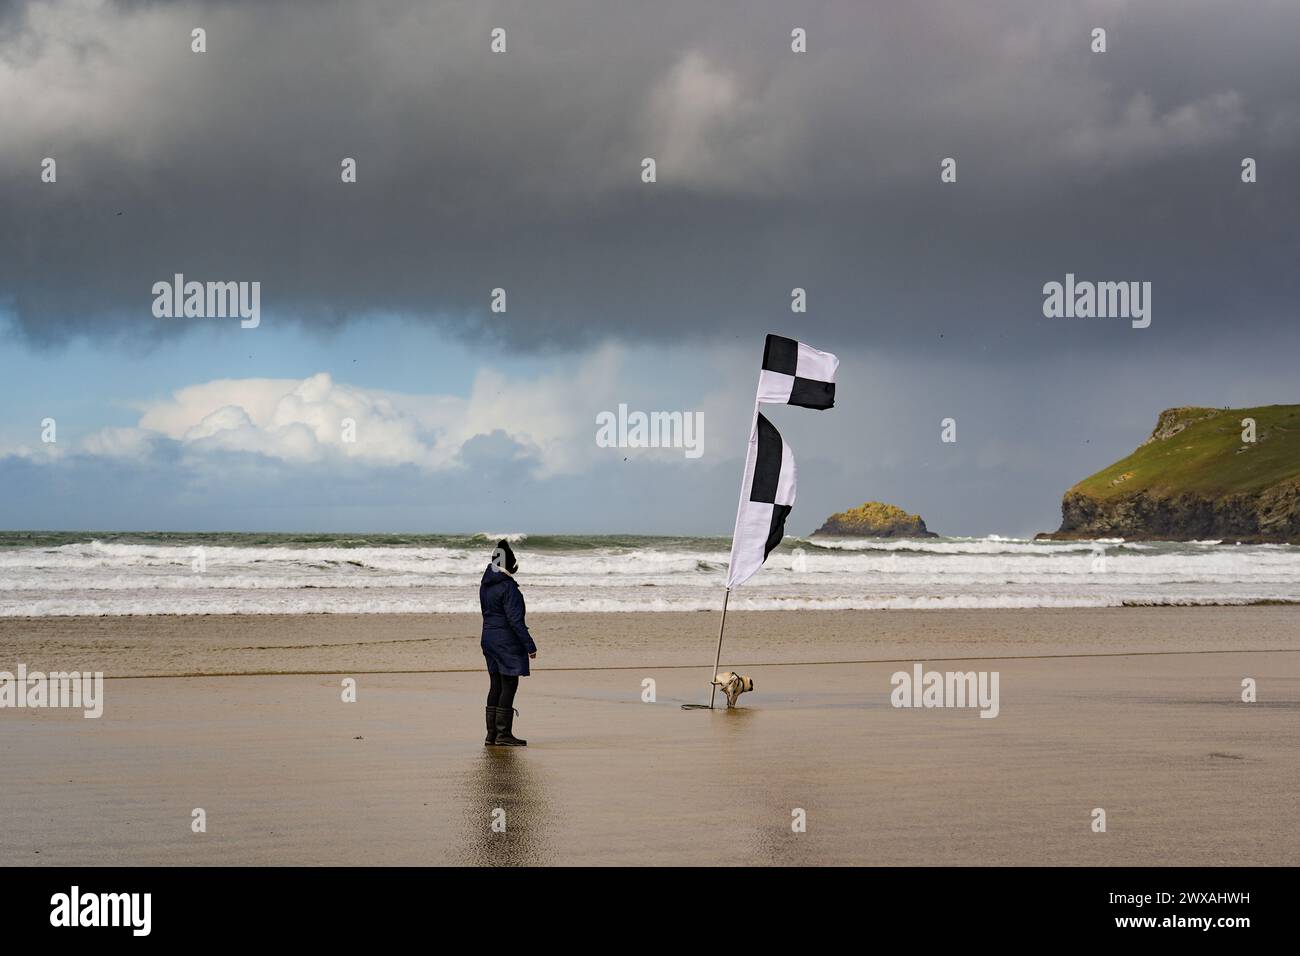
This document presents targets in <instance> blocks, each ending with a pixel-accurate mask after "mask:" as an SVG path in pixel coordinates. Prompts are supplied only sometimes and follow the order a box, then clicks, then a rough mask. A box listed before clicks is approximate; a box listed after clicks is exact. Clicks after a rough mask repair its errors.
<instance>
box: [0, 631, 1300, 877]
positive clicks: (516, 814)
mask: <svg viewBox="0 0 1300 956" xmlns="http://www.w3.org/2000/svg"><path fill="white" fill-rule="evenodd" d="M530 624H531V625H532V627H533V629H534V631H535V633H536V636H537V638H538V642H539V644H540V645H541V648H542V656H541V658H540V659H539V660H538V662H537V663H538V664H539V665H541V668H540V669H538V670H537V671H535V673H534V676H533V677H531V678H529V679H527V680H526V681H524V682H523V687H522V689H521V691H520V697H519V700H518V702H517V705H518V707H519V710H520V712H521V716H520V717H519V718H518V723H517V727H516V730H517V732H518V733H520V734H521V735H523V736H526V737H528V738H529V740H530V746H529V747H528V748H527V749H524V750H509V749H503V748H497V749H485V748H484V747H483V746H482V734H483V727H482V694H483V690H484V686H483V685H484V684H485V680H484V677H483V675H482V674H481V673H480V672H479V671H478V667H479V659H478V657H477V639H476V636H475V635H474V629H475V625H476V622H475V621H474V620H473V619H472V618H463V617H459V616H438V617H433V616H428V617H426V616H393V617H383V618H375V617H359V618H336V617H323V616H322V617H299V618H266V617H205V618H179V617H178V618H134V619H132V618H103V619H62V620H60V619H42V620H37V621H32V620H26V621H24V620H13V619H11V620H6V621H2V622H0V669H11V670H12V669H13V667H14V665H15V664H16V663H17V662H18V661H22V662H23V663H26V664H27V665H28V666H29V667H31V668H33V669H36V668H53V667H57V668H59V669H64V668H90V669H96V668H98V669H103V670H105V671H106V672H107V674H108V676H109V680H108V681H107V684H106V705H105V714H104V717H103V718H101V719H99V720H86V719H83V718H82V717H81V716H80V713H78V712H68V711H48V710H47V711H29V710H3V711H0V754H3V756H4V765H5V771H4V772H5V782H4V786H3V787H0V864H10V865H12V864H23V865H31V864H36V865H39V864H91V865H95V864H113V863H122V864H146V863H149V864H217V865H233V864H397V863H403V864H519V863H525V864H527V863H535V864H633V865H638V864H713V863H721V864H728V865H764V864H922V865H924V864H945V863H953V864H1045V865H1066V864H1098V865H1108V864H1137V865H1152V864H1154V865H1160V864H1182V865H1227V864H1233V865H1252V864H1272V865H1278V864H1295V863H1296V862H1297V861H1298V860H1300V805H1298V802H1297V800H1296V797H1295V794H1296V792H1297V788H1298V787H1300V654H1298V653H1296V651H1297V650H1300V609H1297V608H1293V607H1258V608H1204V609H1200V608H1189V609H1178V608H1161V609H1114V610H1096V611H1091V610H1083V611H1080V610H1068V611H1056V610H1044V611H1036V610H1035V611H1026V610H1015V611H951V612H948V611H929V612H807V611H801V612H770V613H754V614H747V615H735V618H734V619H729V621H728V633H729V637H728V643H727V648H728V651H727V653H725V654H724V658H723V662H724V667H736V668H737V669H740V670H743V671H745V672H746V673H748V674H749V675H750V676H751V677H753V678H754V680H755V682H756V685H757V686H756V691H755V693H753V694H749V695H746V696H745V697H742V698H741V707H740V708H738V709H737V710H734V711H729V712H728V711H725V710H718V711H714V712H706V711H684V710H682V709H681V708H680V704H681V703H682V702H687V701H691V702H698V701H701V700H707V697H708V693H707V691H708V688H707V686H706V684H705V681H706V678H707V672H708V664H709V662H710V661H711V657H712V652H713V641H714V640H715V639H716V631H715V628H716V626H717V618H716V615H708V614H633V615H629V614H609V615H594V614H593V615H586V614H570V615H550V616H545V615H538V616H536V618H535V619H534V620H532V621H530ZM733 624H734V625H735V630H734V631H733V630H732V625H733ZM1063 655H1074V656H1063ZM1090 655H1102V656H1090ZM961 658H967V660H961ZM945 659H947V660H951V661H952V663H951V664H941V663H936V662H940V661H942V660H945ZM831 661H835V662H854V663H829V662H831ZM912 661H922V662H925V663H927V664H928V665H931V666H934V667H935V669H939V670H956V669H962V670H996V671H998V672H999V674H1000V713H999V715H998V717H996V718H995V719H982V718H980V717H979V715H978V711H976V710H973V709H933V710H931V709H895V708H894V707H892V706H891V704H890V691H891V686H890V675H891V674H892V673H894V672H895V671H897V670H907V669H910V662H912ZM795 662H823V663H795ZM895 662H899V663H895ZM700 664H703V665H704V666H702V667H701V666H700ZM258 671H263V672H264V671H278V672H281V673H276V674H265V673H263V674H250V672H258ZM308 671H314V672H329V673H304V672H308ZM397 671H411V672H408V673H395V672H397ZM232 672H233V673H238V674H240V675H242V676H222V677H218V676H198V677H179V676H164V677H143V676H136V677H126V676H124V675H132V674H134V675H147V674H163V675H179V674H196V673H206V674H213V673H232ZM284 672H293V673H284ZM378 672H384V673H378ZM349 675H350V676H354V677H355V678H356V679H357V682H358V700H357V702H356V703H353V704H347V703H343V702H342V700H341V699H340V695H341V687H340V681H341V679H342V678H343V677H344V676H349ZM1244 677H1253V678H1255V679H1256V680H1257V681H1258V684H1259V701H1258V702H1257V703H1254V704H1245V703H1242V702H1241V700H1240V693H1241V681H1242V679H1243V678H1244ZM645 679H653V680H654V681H655V683H656V687H655V689H656V696H657V699H656V701H655V702H653V703H647V702H643V701H642V694H643V681H644V680H645ZM196 807H202V808H203V809H204V810H205V811H206V813H207V823H208V826H207V832H206V833H203V834H195V833H192V832H191V829H190V821H191V811H192V810H193V809H194V808H196ZM1097 807H1102V808H1105V810H1106V813H1107V832H1105V833H1094V832H1092V830H1091V828H1090V824H1091V822H1092V811H1093V809H1094V808H1097ZM796 808H801V809H803V810H804V811H806V818H807V830H806V832H804V833H795V832H792V830H791V825H790V824H791V820H792V811H794V810H795V809H796ZM497 809H500V810H503V811H504V815H505V821H506V832H504V833H495V832H493V831H492V829H491V822H492V817H493V812H494V811H495V810H497Z"/></svg>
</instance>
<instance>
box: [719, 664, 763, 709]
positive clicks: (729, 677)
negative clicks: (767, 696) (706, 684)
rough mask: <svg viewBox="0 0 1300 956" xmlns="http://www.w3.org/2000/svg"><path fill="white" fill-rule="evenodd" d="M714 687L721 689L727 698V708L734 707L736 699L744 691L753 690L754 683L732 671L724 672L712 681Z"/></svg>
mask: <svg viewBox="0 0 1300 956" xmlns="http://www.w3.org/2000/svg"><path fill="white" fill-rule="evenodd" d="M713 684H714V686H715V687H721V688H722V693H724V694H725V695H726V696H727V707H728V708H731V707H735V706H736V698H737V697H739V696H740V695H741V694H743V693H745V692H746V691H750V690H753V689H754V682H753V681H752V680H750V679H749V678H748V677H741V676H740V675H739V674H737V673H735V672H734V671H724V672H723V673H721V674H719V675H718V676H717V677H715V678H714V679H713Z"/></svg>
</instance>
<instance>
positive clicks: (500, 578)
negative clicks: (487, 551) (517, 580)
mask: <svg viewBox="0 0 1300 956" xmlns="http://www.w3.org/2000/svg"><path fill="white" fill-rule="evenodd" d="M513 580H514V578H513V577H512V576H511V575H509V574H507V573H506V572H505V571H502V570H501V569H500V568H498V567H497V566H496V565H495V564H489V565H488V566H487V567H486V568H484V569H483V580H482V581H480V582H479V587H484V588H486V587H491V586H492V585H493V584H505V583H506V582H507V581H513Z"/></svg>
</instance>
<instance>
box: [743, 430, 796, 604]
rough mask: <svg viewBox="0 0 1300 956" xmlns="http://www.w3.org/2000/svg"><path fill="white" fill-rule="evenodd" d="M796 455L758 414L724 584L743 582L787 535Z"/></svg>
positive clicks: (750, 440) (752, 434)
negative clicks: (729, 563) (786, 526)
mask: <svg viewBox="0 0 1300 956" xmlns="http://www.w3.org/2000/svg"><path fill="white" fill-rule="evenodd" d="M794 484H795V466H794V455H793V454H791V452H790V446H789V445H787V444H786V443H785V440H784V439H783V438H782V437H781V433H780V432H778V431H777V430H776V426H775V425H773V424H772V423H771V422H769V421H768V420H767V419H766V418H764V417H763V416H762V415H761V414H760V415H758V416H756V418H755V420H754V428H753V430H752V432H751V433H750V436H749V454H748V455H747V456H746V457H745V478H744V481H743V482H742V483H741V495H740V507H739V508H737V509H736V531H735V534H733V535H732V537H731V565H730V567H729V568H728V570H727V587H728V588H734V587H739V586H740V585H742V584H744V583H745V582H746V581H748V580H749V579H750V578H752V577H753V576H754V573H755V572H756V571H757V570H758V569H759V568H761V567H762V566H763V562H764V561H766V560H767V556H768V555H769V554H771V553H772V549H773V548H775V547H776V546H777V545H778V544H780V543H781V539H782V538H783V537H784V536H785V518H786V515H788V514H789V513H790V509H791V508H792V507H793V506H794Z"/></svg>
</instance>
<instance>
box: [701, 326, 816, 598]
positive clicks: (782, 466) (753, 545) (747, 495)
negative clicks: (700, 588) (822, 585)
mask: <svg viewBox="0 0 1300 956" xmlns="http://www.w3.org/2000/svg"><path fill="white" fill-rule="evenodd" d="M839 364H840V360H839V359H837V358H836V357H835V356H834V355H832V354H831V353H829V352H819V351H818V350H817V349H815V348H812V347H810V346H807V345H804V344H803V343H802V342H796V341H794V339H787V338H782V337H781V336H779V335H769V336H768V337H767V345H766V347H765V348H764V349H763V370H762V371H761V372H760V373H759V376H758V395H757V397H756V398H755V401H754V425H753V427H752V428H751V429H750V433H749V452H748V454H747V455H746V457H745V476H744V478H743V479H742V480H741V485H740V504H739V506H738V507H737V508H736V530H735V533H734V534H733V535H732V538H731V564H730V566H729V567H728V569H727V589H728V590H730V589H731V588H734V587H739V586H740V585H742V584H744V583H745V582H746V581H748V580H749V579H750V578H752V577H753V576H754V574H755V572H757V571H758V569H759V568H761V567H762V566H763V562H764V561H766V560H767V556H768V555H769V554H771V553H772V549H773V548H775V547H776V546H777V545H778V544H780V543H781V539H782V538H783V537H784V536H785V519H786V516H787V515H789V514H790V509H791V508H792V507H793V506H794V492H795V465H794V455H793V454H792V453H791V452H790V446H789V445H787V444H786V443H785V440H784V439H783V438H781V433H780V432H778V431H777V430H776V427H775V426H774V425H773V424H772V423H771V422H769V421H768V420H767V419H766V418H764V417H763V416H762V415H761V414H760V413H759V411H758V406H759V405H760V404H762V403H765V402H766V403H769V404H771V403H778V402H779V403H781V404H786V405H801V406H803V407H804V408H818V409H821V408H830V407H832V406H833V405H834V404H835V370H836V369H837V368H839Z"/></svg>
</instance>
